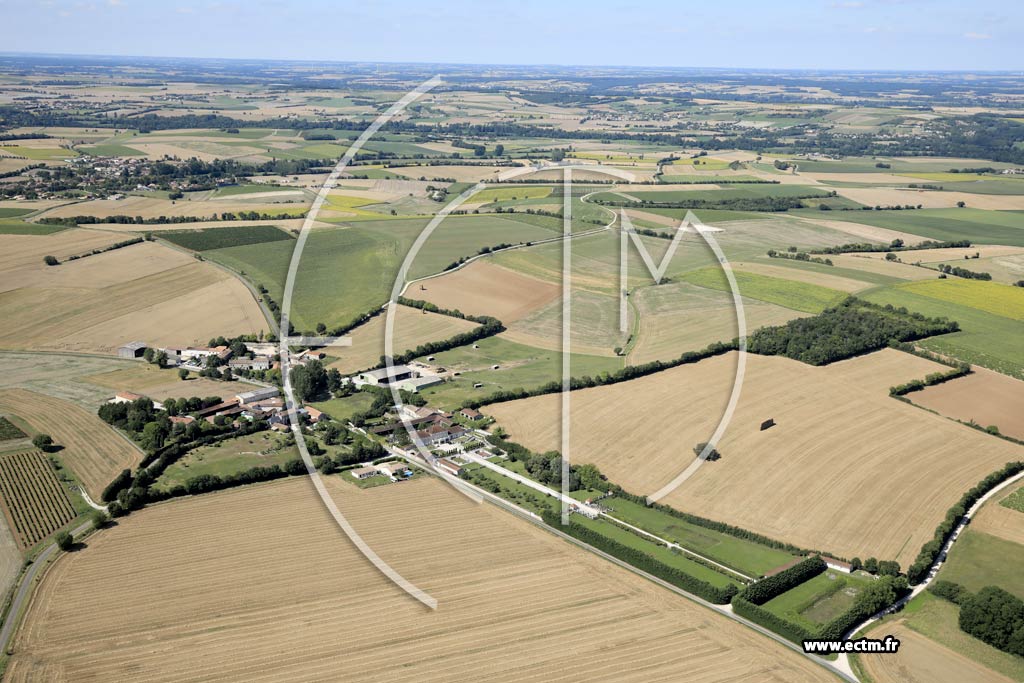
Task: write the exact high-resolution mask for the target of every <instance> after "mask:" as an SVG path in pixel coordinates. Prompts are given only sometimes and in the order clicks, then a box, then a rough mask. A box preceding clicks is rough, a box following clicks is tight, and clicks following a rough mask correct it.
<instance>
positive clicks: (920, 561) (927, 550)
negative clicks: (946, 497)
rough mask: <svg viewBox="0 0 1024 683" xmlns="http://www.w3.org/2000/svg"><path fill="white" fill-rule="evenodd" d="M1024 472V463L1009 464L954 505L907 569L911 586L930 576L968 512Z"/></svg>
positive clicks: (1018, 461) (983, 480)
mask: <svg viewBox="0 0 1024 683" xmlns="http://www.w3.org/2000/svg"><path fill="white" fill-rule="evenodd" d="M1022 471H1024V461H1021V460H1017V461H1015V462H1008V463H1006V465H1004V466H1003V467H1002V469H1000V470H998V471H996V472H993V473H992V474H990V475H988V476H987V477H985V478H984V479H982V480H981V481H980V482H979V483H977V484H976V485H975V486H974V487H973V488H971V489H970V490H969V491H967V493H965V494H964V495H963V496H961V497H960V500H959V501H958V502H957V503H956V504H955V505H953V506H952V507H951V508H949V510H948V511H947V512H946V518H945V519H943V520H942V522H940V523H939V525H938V526H937V527H936V528H935V536H934V537H933V538H932V540H930V541H928V542H927V543H925V544H924V545H923V546H921V551H920V552H919V553H918V554H917V559H915V560H914V563H913V564H912V565H910V568H909V569H907V579H908V580H909V581H910V583H911V584H917V583H920V582H921V581H922V580H924V578H925V577H926V576H927V575H928V569H929V568H930V567H931V566H932V564H933V563H934V562H935V558H937V557H938V556H939V553H940V552H941V551H942V547H943V546H944V545H945V544H946V541H947V540H949V535H950V534H951V533H953V529H955V528H956V526H957V525H958V524H959V523H960V520H961V519H962V518H963V516H964V515H965V514H966V513H967V510H969V509H970V508H971V506H972V505H974V504H975V503H976V502H978V499H979V498H981V497H982V496H983V495H985V494H986V493H988V492H989V491H990V490H992V489H993V488H995V487H996V486H998V485H999V484H1000V483H1002V482H1003V481H1005V480H1006V479H1009V478H1010V477H1012V476H1013V475H1015V474H1018V473H1019V472H1022Z"/></svg>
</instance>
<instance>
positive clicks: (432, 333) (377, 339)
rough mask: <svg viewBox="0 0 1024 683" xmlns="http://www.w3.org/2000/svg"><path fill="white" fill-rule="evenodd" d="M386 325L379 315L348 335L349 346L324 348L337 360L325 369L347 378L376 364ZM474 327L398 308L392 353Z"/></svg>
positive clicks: (385, 318)
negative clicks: (328, 368) (345, 375)
mask: <svg viewBox="0 0 1024 683" xmlns="http://www.w3.org/2000/svg"><path fill="white" fill-rule="evenodd" d="M386 321H387V315H386V313H381V314H380V315H378V316H377V317H376V318H373V319H372V320H370V321H369V322H367V323H364V324H362V325H360V326H359V327H357V328H356V329H354V330H352V332H350V333H349V336H350V337H352V346H350V347H343V346H339V347H331V348H328V349H327V351H328V353H329V354H330V355H331V356H334V357H337V360H334V361H332V362H331V363H330V366H329V367H332V368H337V369H338V371H339V372H341V373H342V374H350V373H353V372H358V371H360V370H366V369H367V368H372V367H373V366H375V365H376V364H377V363H379V362H380V357H381V356H383V355H384V331H385V323H386ZM476 327H478V325H477V324H476V323H474V322H470V321H468V320H462V319H460V318H453V317H452V316H450V315H441V314H438V313H430V312H426V311H421V310H419V309H416V308H410V307H408V306H400V305H399V306H397V307H396V308H395V325H394V352H395V353H396V354H399V353H402V352H404V351H409V350H412V349H415V348H416V347H417V346H419V345H421V344H426V343H427V342H434V341H441V340H442V339H449V338H451V337H454V336H455V335H457V334H461V333H463V332H468V331H469V330H472V329H475V328H476Z"/></svg>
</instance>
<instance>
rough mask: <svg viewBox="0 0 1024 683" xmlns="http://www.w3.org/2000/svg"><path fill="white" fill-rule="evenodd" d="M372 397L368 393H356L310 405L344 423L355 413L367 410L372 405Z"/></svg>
mask: <svg viewBox="0 0 1024 683" xmlns="http://www.w3.org/2000/svg"><path fill="white" fill-rule="evenodd" d="M373 399H374V396H373V394H370V393H365V392H356V393H354V394H352V395H351V396H346V397H345V398H332V399H330V400H328V401H320V402H318V403H312V404H310V405H312V406H313V407H314V408H316V409H317V410H319V411H322V412H324V413H327V415H329V416H330V417H331V418H332V419H334V420H337V421H338V422H346V421H348V420H350V419H351V418H352V416H353V415H355V414H356V413H360V412H363V411H364V410H367V409H368V408H369V407H370V406H371V405H372V404H373Z"/></svg>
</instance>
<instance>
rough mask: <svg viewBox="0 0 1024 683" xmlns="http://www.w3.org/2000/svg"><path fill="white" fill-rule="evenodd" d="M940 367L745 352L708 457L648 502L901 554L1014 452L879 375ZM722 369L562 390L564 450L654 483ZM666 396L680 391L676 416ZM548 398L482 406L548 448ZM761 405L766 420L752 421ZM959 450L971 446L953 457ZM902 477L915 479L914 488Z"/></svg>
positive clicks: (906, 558)
mask: <svg viewBox="0 0 1024 683" xmlns="http://www.w3.org/2000/svg"><path fill="white" fill-rule="evenodd" d="M942 367H943V366H938V365H937V364H935V363H932V362H930V361H926V360H924V359H921V358H917V357H914V356H909V355H907V354H903V353H900V352H897V351H893V350H883V351H880V352H876V353H873V354H870V355H867V356H862V357H859V358H854V359H850V360H846V361H842V362H839V363H834V364H832V365H829V366H825V367H820V368H814V367H809V366H806V365H803V364H800V363H798V362H796V361H791V360H789V359H785V358H779V357H762V356H754V355H749V356H748V357H747V367H746V375H745V379H744V383H743V389H742V393H741V395H740V400H739V403H738V405H737V408H736V411H735V414H734V415H733V418H732V421H731V422H730V425H729V428H728V429H727V430H726V432H725V435H724V437H723V438H722V440H721V441H720V442H719V443H718V444H717V448H718V450H719V451H720V452H721V453H722V454H723V456H722V459H721V460H720V461H717V462H714V463H708V464H706V465H704V466H702V467H701V468H700V469H699V470H698V471H697V472H696V473H695V474H694V475H693V476H692V477H691V478H690V479H688V480H687V481H686V482H685V483H684V484H683V485H682V486H681V487H680V488H679V489H677V490H676V492H675V493H673V494H671V495H669V496H668V497H667V498H666V499H665V500H663V501H662V502H664V503H667V504H669V505H672V506H674V507H677V508H678V509H680V510H682V511H684V512H689V513H692V514H697V515H700V516H703V517H708V518H711V519H715V520H720V521H724V522H727V523H730V524H734V525H736V526H740V527H743V528H747V529H750V530H752V531H756V532H759V533H761V534H764V535H766V536H769V537H772V538H777V539H779V540H784V541H789V542H791V543H794V544H797V545H800V546H802V547H807V548H824V549H827V550H830V551H831V552H835V553H840V554H842V555H844V556H846V557H853V556H860V557H869V556H872V555H874V556H877V557H891V558H894V559H897V560H898V561H900V562H901V564H902V565H903V566H904V567H905V566H907V565H908V564H909V562H910V561H911V560H912V559H913V558H914V556H915V555H916V554H917V550H918V548H920V546H921V544H922V543H923V542H924V541H925V540H927V539H929V538H931V534H932V529H933V528H934V526H935V524H937V523H938V521H939V520H940V519H941V517H942V516H943V515H944V514H945V511H946V509H947V508H948V507H949V506H950V505H951V504H952V503H953V502H955V501H956V499H958V498H959V496H960V494H961V493H962V492H963V491H965V490H966V489H968V488H970V487H971V486H973V485H974V484H975V483H977V482H978V481H979V480H980V479H982V478H983V477H984V476H986V475H987V474H988V473H989V472H991V471H993V470H995V469H997V468H998V467H1001V466H1002V465H1003V464H1004V463H1005V462H1007V461H1009V460H1013V459H1015V458H1016V457H1019V451H1018V447H1016V446H1014V445H1013V444H1009V443H1006V442H1001V441H999V440H996V439H992V437H990V436H987V435H985V434H982V433H980V432H977V431H975V430H973V429H971V428H969V427H966V426H961V425H957V424H955V423H953V422H951V421H949V420H947V419H946V418H943V417H940V416H938V415H933V414H930V413H928V412H926V411H923V410H920V409H919V408H916V407H914V406H910V405H906V404H903V403H900V402H898V401H894V400H893V399H891V398H889V396H888V387H889V386H890V385H892V384H896V383H899V382H902V381H906V380H909V379H913V378H920V377H923V376H924V375H926V374H928V373H930V372H934V371H936V370H937V369H941V368H942ZM735 372H736V355H735V354H728V355H725V356H719V357H715V358H710V359H707V360H703V361H701V362H699V363H697V364H695V365H684V366H680V367H677V368H673V369H671V370H667V371H664V372H660V373H657V374H655V375H649V376H647V377H642V378H640V379H636V380H631V381H629V382H623V383H620V384H615V385H611V386H605V387H598V388H593V389H583V390H580V391H576V392H573V394H572V410H573V413H572V423H571V425H572V426H571V430H572V433H573V434H574V441H573V450H572V453H571V454H570V460H571V461H572V462H576V463H585V462H589V463H593V464H595V465H597V466H598V467H599V468H600V469H601V471H602V472H603V473H605V474H606V475H608V477H609V479H610V480H611V481H613V482H615V483H617V484H620V485H621V486H623V487H624V488H626V489H627V490H628V491H631V492H633V493H637V494H651V493H654V492H655V491H657V490H658V489H659V488H660V487H662V486H664V485H665V484H666V483H668V482H669V481H671V480H672V478H673V477H675V476H676V475H677V474H678V473H679V472H682V471H683V469H684V468H685V467H686V466H687V465H688V464H690V462H691V461H692V460H693V453H692V448H693V446H694V445H695V444H697V443H699V442H703V441H707V439H708V437H709V436H710V435H711V434H712V432H713V431H714V427H715V425H716V424H717V422H718V420H719V418H720V416H721V412H719V411H720V410H721V408H720V407H721V406H723V405H725V403H726V400H727V397H728V395H729V390H730V388H731V386H732V381H733V377H734V374H735ZM679 396H685V397H686V401H685V404H684V406H685V408H684V409H685V413H686V416H687V419H686V421H685V422H683V423H679V422H678V420H677V416H678V411H679V410H680V407H679V403H678V400H679V399H678V397H679ZM557 405H558V396H557V395H548V396H539V397H535V398H530V399H525V400H520V401H513V402H509V403H498V404H494V405H491V406H487V407H485V408H484V412H485V413H486V414H489V415H492V416H493V417H495V418H496V419H497V421H498V423H499V424H500V425H502V426H503V427H505V429H507V431H508V433H509V434H510V436H511V438H512V439H513V440H514V441H520V442H522V443H523V444H524V445H526V446H528V447H530V448H531V449H533V450H536V451H539V452H543V451H546V450H550V449H556V448H558V447H559V439H558V434H559V431H558V414H559V412H558V407H557ZM854 414H855V415H857V416H858V417H857V419H856V420H852V419H850V418H849V416H850V415H854ZM768 418H773V419H774V420H775V422H776V426H775V427H773V428H771V429H769V430H767V431H759V430H758V425H759V424H760V423H761V422H762V421H763V420H765V419H768ZM609 424H614V425H616V428H615V430H613V431H611V432H610V431H609V430H607V429H606V428H605V426H606V425H609ZM665 424H675V425H677V426H676V427H675V428H673V429H671V430H669V429H662V428H660V427H659V426H660V425H665ZM638 443H643V444H644V446H643V448H636V447H635V444H638ZM868 443H870V444H872V446H871V447H870V448H865V447H864V446H863V444H868ZM965 449H967V450H970V451H972V452H974V453H976V457H974V458H971V459H969V460H964V459H962V458H961V457H960V454H961V453H963V452H964V450H965ZM891 453H900V454H901V457H900V459H899V460H898V461H892V459H891V458H890V455H889V454H891ZM879 467H882V468H884V469H885V470H886V471H887V472H888V473H889V476H888V477H887V478H886V479H884V480H879V479H878V478H877V477H876V476H875V474H874V473H875V472H877V471H878V469H877V468H879ZM904 476H907V477H912V479H913V480H914V481H915V482H917V484H916V486H915V491H916V493H911V492H910V491H908V490H907V488H906V487H905V486H904V484H903V477H904ZM860 487H865V488H863V489H862V488H860ZM864 491H870V495H868V494H865V493H864ZM822 492H828V493H827V494H824V493H822ZM925 492H927V493H925Z"/></svg>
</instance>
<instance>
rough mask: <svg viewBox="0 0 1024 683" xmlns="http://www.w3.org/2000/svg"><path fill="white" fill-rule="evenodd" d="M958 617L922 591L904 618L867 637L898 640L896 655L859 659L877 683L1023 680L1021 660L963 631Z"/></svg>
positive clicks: (948, 605) (954, 610)
mask: <svg viewBox="0 0 1024 683" xmlns="http://www.w3.org/2000/svg"><path fill="white" fill-rule="evenodd" d="M958 614H959V608H958V607H957V606H956V605H954V604H952V603H950V602H947V601H945V600H943V599H942V598H938V597H935V596H933V595H931V594H930V593H927V592H926V593H924V594H923V595H920V596H918V597H917V598H915V599H914V600H913V601H912V602H911V603H910V604H909V605H908V606H907V608H906V609H905V610H904V611H903V613H902V618H897V619H892V618H889V619H886V620H885V621H883V622H881V623H880V624H879V625H878V626H876V627H875V628H873V629H871V630H870V631H868V633H867V635H868V637H871V638H877V637H879V634H882V636H884V635H885V634H892V635H894V636H896V637H897V638H899V639H900V640H901V641H902V644H901V646H900V649H899V652H898V653H897V654H894V655H883V656H871V655H865V656H860V657H858V659H859V661H860V662H861V664H862V666H864V667H865V668H866V669H867V670H868V672H869V673H870V674H872V675H873V676H875V680H876V681H879V683H881V681H888V680H896V681H905V682H906V683H933V682H934V683H960V682H961V681H984V682H985V683H1009V681H1019V680H1021V679H1022V678H1024V664H1022V663H1021V660H1020V658H1019V657H1014V656H1013V655H1010V654H1007V653H1005V652H1002V651H1000V650H997V649H996V648H994V647H991V646H990V645H986V644H985V643H983V642H981V641H980V640H978V639H977V638H973V637H971V636H969V635H967V634H966V633H964V632H963V631H961V630H960V628H959V627H958V625H957V617H958ZM890 677H892V678H890Z"/></svg>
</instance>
